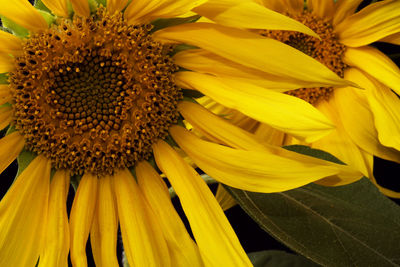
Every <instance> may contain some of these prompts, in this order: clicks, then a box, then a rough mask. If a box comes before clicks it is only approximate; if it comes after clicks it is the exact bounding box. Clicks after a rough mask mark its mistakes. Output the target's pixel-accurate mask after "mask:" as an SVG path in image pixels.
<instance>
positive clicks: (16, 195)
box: [0, 156, 51, 266]
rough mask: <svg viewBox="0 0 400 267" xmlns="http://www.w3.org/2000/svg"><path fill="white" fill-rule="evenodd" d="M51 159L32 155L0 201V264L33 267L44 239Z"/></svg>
mask: <svg viewBox="0 0 400 267" xmlns="http://www.w3.org/2000/svg"><path fill="white" fill-rule="evenodd" d="M50 168H51V162H50V161H49V160H47V159H46V158H44V157H43V156H38V157H36V158H35V159H34V160H33V161H32V162H31V163H30V164H29V166H28V167H27V168H26V169H25V171H23V172H22V173H21V175H20V176H19V177H18V178H17V179H16V180H15V182H14V183H13V185H12V186H11V187H10V189H9V190H8V192H7V194H6V195H5V196H4V198H3V199H2V200H1V202H0V266H35V264H36V262H37V260H38V258H39V253H40V251H41V249H42V247H43V242H44V234H43V233H44V230H45V229H44V226H45V224H43V221H46V218H47V209H48V205H49V202H48V201H49V184H50Z"/></svg>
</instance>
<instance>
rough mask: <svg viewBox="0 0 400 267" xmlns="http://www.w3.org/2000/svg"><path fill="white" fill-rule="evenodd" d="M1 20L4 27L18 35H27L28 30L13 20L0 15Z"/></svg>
mask: <svg viewBox="0 0 400 267" xmlns="http://www.w3.org/2000/svg"><path fill="white" fill-rule="evenodd" d="M1 21H2V23H3V26H4V27H6V28H7V29H9V30H11V32H12V33H13V34H14V35H16V36H18V37H21V38H23V37H27V36H28V35H29V31H28V30H27V29H25V28H24V27H22V26H20V25H18V24H17V23H15V22H14V21H12V20H10V19H8V18H6V17H4V16H1Z"/></svg>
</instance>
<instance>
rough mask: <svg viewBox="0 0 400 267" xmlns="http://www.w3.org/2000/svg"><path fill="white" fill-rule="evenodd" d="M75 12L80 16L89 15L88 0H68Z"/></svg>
mask: <svg viewBox="0 0 400 267" xmlns="http://www.w3.org/2000/svg"><path fill="white" fill-rule="evenodd" d="M70 1H71V4H72V8H73V10H74V11H75V13H76V14H78V15H79V16H82V17H85V18H87V17H89V16H90V7H89V0H70Z"/></svg>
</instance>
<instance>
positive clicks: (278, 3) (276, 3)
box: [252, 0, 287, 13]
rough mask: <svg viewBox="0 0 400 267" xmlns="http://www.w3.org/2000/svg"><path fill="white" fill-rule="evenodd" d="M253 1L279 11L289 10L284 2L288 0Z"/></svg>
mask: <svg viewBox="0 0 400 267" xmlns="http://www.w3.org/2000/svg"><path fill="white" fill-rule="evenodd" d="M252 1H253V2H256V3H258V4H260V5H263V6H265V7H266V8H268V9H271V10H274V11H276V12H279V13H283V12H285V11H287V8H286V6H285V4H284V2H285V1H286V0H252Z"/></svg>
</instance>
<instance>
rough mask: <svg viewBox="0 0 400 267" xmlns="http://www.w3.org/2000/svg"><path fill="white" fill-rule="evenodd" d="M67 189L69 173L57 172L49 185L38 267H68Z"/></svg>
mask: <svg viewBox="0 0 400 267" xmlns="http://www.w3.org/2000/svg"><path fill="white" fill-rule="evenodd" d="M68 189H69V173H68V172H67V171H65V170H58V171H57V172H56V173H55V174H54V176H53V178H52V180H51V185H50V198H49V213H48V217H47V218H48V219H47V223H45V229H46V235H45V236H46V238H45V246H44V250H43V252H42V253H41V255H40V261H39V267H42V266H43V267H46V266H60V267H63V266H65V267H67V266H68V253H69V226H68V215H67V207H66V203H67V195H68Z"/></svg>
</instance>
